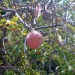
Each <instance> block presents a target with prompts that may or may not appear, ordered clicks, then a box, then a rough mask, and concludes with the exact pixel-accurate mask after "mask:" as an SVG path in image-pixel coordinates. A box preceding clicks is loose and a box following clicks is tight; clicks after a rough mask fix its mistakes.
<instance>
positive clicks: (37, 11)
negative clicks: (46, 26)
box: [32, 3, 42, 18]
mask: <svg viewBox="0 0 75 75" xmlns="http://www.w3.org/2000/svg"><path fill="white" fill-rule="evenodd" d="M41 10H42V7H41V5H40V3H39V4H37V5H36V8H35V9H34V10H33V15H32V16H33V18H38V17H39V16H40V15H41Z"/></svg>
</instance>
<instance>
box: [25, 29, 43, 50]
mask: <svg viewBox="0 0 75 75" xmlns="http://www.w3.org/2000/svg"><path fill="white" fill-rule="evenodd" d="M26 42H27V46H28V47H29V48H31V49H37V48H39V47H40V45H41V44H42V34H41V33H39V32H38V31H36V30H34V29H32V30H31V32H29V33H28V35H27V37H26Z"/></svg>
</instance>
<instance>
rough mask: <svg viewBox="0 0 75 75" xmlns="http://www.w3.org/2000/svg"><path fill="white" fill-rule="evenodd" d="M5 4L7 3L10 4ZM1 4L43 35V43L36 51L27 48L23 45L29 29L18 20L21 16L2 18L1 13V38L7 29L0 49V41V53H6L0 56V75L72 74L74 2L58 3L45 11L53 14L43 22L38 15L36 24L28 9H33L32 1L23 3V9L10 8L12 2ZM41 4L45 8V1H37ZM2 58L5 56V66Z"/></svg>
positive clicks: (74, 70)
mask: <svg viewBox="0 0 75 75" xmlns="http://www.w3.org/2000/svg"><path fill="white" fill-rule="evenodd" d="M6 1H9V4H7V2H6ZM12 1H14V0H12ZM15 1H16V0H15ZM23 1H24V0H23ZM4 2H5V4H6V7H7V8H8V6H9V7H10V8H13V9H15V10H16V11H17V12H18V14H19V15H20V17H22V19H23V20H24V22H25V23H26V24H27V25H28V26H32V27H34V28H35V29H36V30H38V31H39V32H40V33H41V34H42V35H43V43H42V45H41V46H40V48H38V49H36V50H32V49H30V48H28V47H27V46H26V45H25V38H26V35H27V34H28V32H29V30H30V29H29V28H27V27H26V26H25V25H24V23H22V22H21V21H20V17H16V16H15V15H13V14H11V15H13V16H12V17H10V16H6V17H2V15H4V14H5V13H4V14H0V15H1V16H0V38H1V37H3V35H4V33H3V31H4V30H6V34H5V36H4V37H7V38H8V41H9V42H8V43H7V42H3V46H2V45H1V44H2V43H1V40H0V51H1V50H3V49H4V51H5V52H6V53H5V55H3V54H0V74H2V73H3V72H4V75H48V74H50V75H55V74H57V75H74V74H75V59H74V58H75V50H74V49H75V27H74V26H75V5H74V3H75V2H74V1H73V0H57V2H56V3H53V4H52V5H51V6H50V7H49V8H48V10H49V11H50V12H52V13H53V15H51V18H50V20H45V19H43V17H42V15H40V17H38V18H36V19H35V21H36V23H33V22H32V21H33V15H32V14H31V9H30V8H31V7H33V6H36V3H35V2H34V0H32V1H30V2H27V1H25V2H26V3H25V5H24V9H22V8H23V3H19V4H17V3H15V4H12V5H10V4H11V3H10V2H11V0H4ZM38 2H39V1H38ZM40 3H43V6H45V5H44V3H47V2H46V1H44V0H40ZM16 4H17V5H16ZM32 5H33V6H32ZM28 6H29V8H28ZM54 6H55V7H54ZM52 9H54V10H52ZM0 12H1V11H0ZM1 55H2V56H3V57H5V61H6V64H4V62H3V59H2V58H1ZM56 61H57V62H56ZM1 69H2V70H1Z"/></svg>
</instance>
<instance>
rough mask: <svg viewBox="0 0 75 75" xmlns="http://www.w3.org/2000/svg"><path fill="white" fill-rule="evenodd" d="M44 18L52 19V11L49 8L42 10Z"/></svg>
mask: <svg viewBox="0 0 75 75" xmlns="http://www.w3.org/2000/svg"><path fill="white" fill-rule="evenodd" d="M41 13H42V18H43V19H44V20H50V19H51V13H50V12H49V11H48V10H42V11H41Z"/></svg>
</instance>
